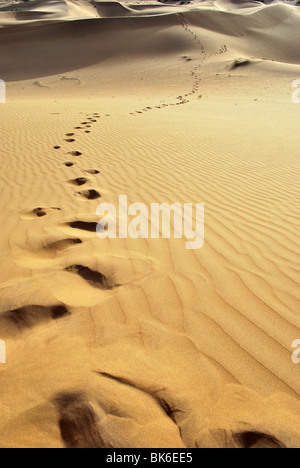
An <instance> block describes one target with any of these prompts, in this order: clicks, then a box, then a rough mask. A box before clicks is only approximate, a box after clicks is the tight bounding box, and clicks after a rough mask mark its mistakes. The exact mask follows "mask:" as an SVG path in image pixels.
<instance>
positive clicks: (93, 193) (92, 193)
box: [77, 189, 101, 200]
mask: <svg viewBox="0 0 300 468" xmlns="http://www.w3.org/2000/svg"><path fill="white" fill-rule="evenodd" d="M77 193H78V195H79V196H81V197H82V198H86V199H87V200H97V199H98V198H100V197H101V195H100V193H99V192H97V190H93V189H91V190H85V191H84V192H77Z"/></svg>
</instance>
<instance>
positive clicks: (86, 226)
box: [69, 221, 98, 234]
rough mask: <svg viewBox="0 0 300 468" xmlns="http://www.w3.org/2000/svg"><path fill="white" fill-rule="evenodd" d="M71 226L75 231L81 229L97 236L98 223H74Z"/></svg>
mask: <svg viewBox="0 0 300 468" xmlns="http://www.w3.org/2000/svg"><path fill="white" fill-rule="evenodd" d="M69 226H70V227H71V228H73V229H80V230H81V231H87V232H94V233H95V234H96V232H97V226H98V223H88V222H85V221H73V222H72V223H69Z"/></svg>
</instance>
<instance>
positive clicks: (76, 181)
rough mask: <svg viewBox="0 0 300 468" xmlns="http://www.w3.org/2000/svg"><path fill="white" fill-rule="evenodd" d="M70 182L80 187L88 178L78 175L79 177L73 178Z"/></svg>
mask: <svg viewBox="0 0 300 468" xmlns="http://www.w3.org/2000/svg"><path fill="white" fill-rule="evenodd" d="M68 182H69V184H71V185H77V186H78V187H80V186H81V185H84V184H86V183H87V182H88V179H86V178H85V177H77V179H72V180H69V181H68Z"/></svg>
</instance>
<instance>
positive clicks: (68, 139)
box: [65, 138, 75, 143]
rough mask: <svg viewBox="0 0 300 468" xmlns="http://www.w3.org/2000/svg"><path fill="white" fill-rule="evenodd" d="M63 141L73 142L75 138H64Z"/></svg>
mask: <svg viewBox="0 0 300 468" xmlns="http://www.w3.org/2000/svg"><path fill="white" fill-rule="evenodd" d="M65 141H66V142H67V143H73V142H74V141H75V139H74V138H66V139H65Z"/></svg>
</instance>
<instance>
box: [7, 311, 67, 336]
mask: <svg viewBox="0 0 300 468" xmlns="http://www.w3.org/2000/svg"><path fill="white" fill-rule="evenodd" d="M66 315H70V312H69V310H68V309H67V307H66V306H65V305H55V306H47V307H45V306H39V305H28V306H24V307H21V308H19V309H14V310H9V311H8V312H4V313H2V314H1V315H0V324H1V330H2V332H4V334H5V332H7V334H8V335H14V334H16V333H21V332H22V331H24V330H26V329H29V328H33V327H35V326H37V325H39V324H40V323H42V322H49V321H51V320H57V319H60V318H62V317H64V316H66Z"/></svg>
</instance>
